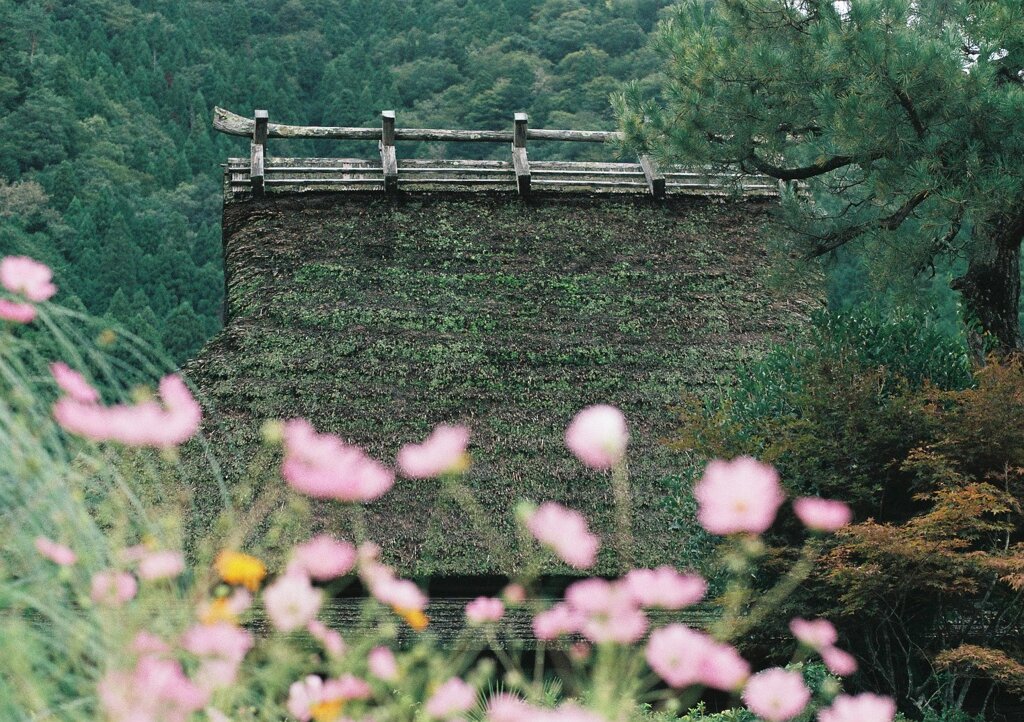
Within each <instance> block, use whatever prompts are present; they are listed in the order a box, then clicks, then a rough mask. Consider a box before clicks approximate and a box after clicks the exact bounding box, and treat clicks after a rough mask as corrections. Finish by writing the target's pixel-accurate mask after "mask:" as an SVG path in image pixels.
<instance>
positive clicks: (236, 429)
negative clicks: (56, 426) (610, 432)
mask: <svg viewBox="0 0 1024 722" xmlns="http://www.w3.org/2000/svg"><path fill="white" fill-rule="evenodd" d="M769 212H770V202H768V201H745V202H736V203H724V202H721V201H714V200H710V199H701V198H674V199H669V200H668V201H658V202H656V201H653V200H651V199H648V198H639V197H587V196H568V195H562V196H555V197H548V198H533V199H531V200H529V201H528V202H523V201H521V200H520V199H518V198H515V197H508V196H492V195H488V194H479V193H468V194H455V193H451V194H441V193H438V194H418V195H412V196H405V197H398V198H389V197H386V196H383V195H378V194H373V195H370V194H366V195H363V194H357V193H334V194H323V195H304V196H295V195H292V196H283V195H279V196H271V197H268V198H266V199H265V200H259V201H247V202H239V203H234V204H230V205H228V206H227V207H226V208H225V212H224V243H225V261H226V263H225V265H226V269H227V290H228V307H227V315H228V323H227V326H226V328H225V329H224V331H223V332H222V333H221V334H220V335H219V336H218V337H217V338H216V339H214V340H213V341H212V342H211V343H210V344H209V345H208V346H207V347H206V349H205V350H204V351H203V352H202V353H201V355H200V357H199V358H198V359H197V360H196V361H194V362H193V363H192V364H191V365H190V368H189V369H188V372H189V373H190V374H191V375H192V376H193V378H194V379H195V380H196V382H197V383H198V385H199V387H200V389H201V391H202V392H203V394H205V396H206V401H207V403H208V404H209V405H210V407H211V408H210V410H209V413H208V419H209V420H208V422H207V433H208V434H209V435H210V437H211V438H212V439H213V442H214V444H215V448H216V449H217V451H219V452H220V454H219V455H220V456H221V457H222V458H224V457H226V458H227V464H226V469H225V472H226V475H227V478H228V481H229V482H231V481H233V480H234V479H235V478H236V475H238V474H242V473H244V470H245V464H246V463H247V460H248V459H249V458H250V457H251V456H252V454H253V453H254V451H255V448H256V446H257V444H258V439H257V429H258V428H259V426H260V423H261V422H262V421H263V420H265V419H287V418H292V417H297V416H302V417H307V418H309V419H310V420H311V421H312V422H313V423H314V425H315V426H316V427H317V428H318V429H319V430H321V431H331V432H334V433H337V434H339V435H341V436H342V437H344V438H345V439H347V440H349V441H351V442H354V443H357V444H359V445H361V446H362V447H364V448H365V449H367V450H368V451H369V453H371V454H372V455H373V456H375V457H377V458H379V459H382V460H384V461H385V462H389V463H390V462H391V461H392V460H393V459H394V456H395V453H396V451H397V450H398V448H399V447H400V446H401V445H402V444H403V443H405V442H408V441H419V440H421V439H422V438H423V437H424V436H425V435H426V434H427V433H428V431H429V430H430V429H431V428H432V427H433V425H435V424H436V423H439V422H459V423H465V424H467V425H469V426H470V427H471V428H472V442H471V452H472V456H473V459H474V464H473V467H472V469H471V471H470V472H469V474H468V481H469V483H470V485H471V486H472V487H473V488H474V489H475V491H476V492H477V494H478V497H479V499H480V501H481V502H482V504H483V506H484V508H485V509H486V512H487V514H488V515H489V516H490V519H491V523H492V524H493V528H494V529H496V530H497V531H498V532H499V533H500V534H501V535H503V536H504V538H505V539H507V540H508V542H509V543H510V544H511V545H512V546H513V547H515V545H516V544H518V543H519V542H518V540H517V538H516V535H515V532H514V526H513V518H512V513H511V512H512V507H513V506H514V504H515V502H516V500H517V499H520V498H524V497H525V498H528V499H532V500H534V501H541V500H546V499H554V500H557V501H559V502H562V503H564V504H566V505H568V506H570V507H573V508H576V509H579V510H581V511H583V512H584V513H585V514H586V516H587V517H588V518H589V520H590V521H591V523H592V525H593V526H594V527H596V528H597V529H598V530H601V531H603V532H605V533H606V538H607V539H610V533H609V532H610V530H611V528H612V518H613V510H612V492H611V488H610V483H609V477H608V476H607V475H606V474H601V473H594V472H591V471H588V470H586V469H584V468H583V467H582V466H581V465H580V464H579V463H578V462H577V461H576V460H575V459H574V458H573V457H572V456H571V454H570V453H569V452H568V451H567V450H566V448H565V446H564V444H563V443H562V436H563V433H564V430H565V427H566V425H567V423H568V422H569V420H570V419H571V418H572V416H573V415H574V414H575V412H576V411H578V410H579V409H581V408H583V407H584V406H586V405H588V404H592V403H596V402H606V403H611V404H615V405H617V406H619V407H620V408H622V409H623V411H624V412H625V414H626V417H627V419H628V421H629V424H630V427H631V432H632V443H631V456H630V473H631V478H632V482H633V491H634V519H635V522H636V524H635V535H636V540H637V546H638V548H637V556H638V559H639V561H641V562H645V563H649V564H655V563H659V562H666V561H674V562H677V563H682V562H683V560H681V559H679V553H680V551H679V550H680V549H681V548H683V547H684V546H685V544H686V541H687V540H686V539H685V538H681V537H683V536H684V535H681V534H680V533H679V532H674V533H673V532H670V531H669V528H670V524H671V519H669V518H668V513H667V512H666V511H665V509H664V505H663V504H662V499H663V497H664V489H665V484H666V482H667V481H670V480H671V479H672V478H673V477H674V476H676V477H677V476H678V475H679V473H680V471H679V463H678V459H674V458H673V452H671V451H669V450H667V449H665V448H664V447H663V446H662V445H661V444H660V443H659V442H660V441H661V440H662V439H663V438H665V437H666V436H669V435H671V433H672V430H673V423H674V417H673V412H672V409H671V406H672V405H673V404H674V403H676V402H677V401H678V400H679V398H680V394H681V393H682V392H683V391H685V390H699V389H700V388H701V387H703V386H706V385H708V384H714V383H718V382H720V381H722V380H723V379H727V378H728V377H729V376H730V375H731V374H733V373H734V372H735V369H736V367H737V365H738V364H739V363H740V362H741V361H743V360H744V359H747V358H749V357H751V356H752V355H754V354H757V353H758V352H759V351H760V350H762V349H763V348H764V347H765V345H766V344H768V343H770V342H771V340H772V339H773V338H774V337H777V336H778V335H779V334H781V333H782V332H783V331H784V330H785V329H786V328H787V327H791V326H792V325H793V324H794V323H799V322H800V321H802V319H803V318H804V317H805V312H806V311H807V309H808V305H809V301H808V298H809V297H808V296H804V295H802V294H792V293H790V294H785V295H783V294H780V293H778V292H776V291H773V290H771V289H770V288H769V287H768V285H767V284H766V283H765V274H766V268H765V263H766V254H765V252H764V250H763V247H762V244H761V243H760V242H759V239H760V238H762V237H763V233H764V227H765V224H766V223H768V221H769ZM215 499H216V495H215V494H213V493H210V494H209V498H207V499H201V500H200V503H201V504H215V503H216V501H215ZM324 508H325V509H326V510H327V511H325V512H324V514H325V515H326V518H325V519H324V521H325V523H326V525H327V526H328V527H331V526H332V525H333V526H336V527H337V531H338V532H339V533H340V534H342V535H346V534H345V530H344V527H345V526H346V524H347V522H348V517H347V516H344V515H338V516H337V517H336V518H334V519H332V518H330V514H331V510H330V505H329V504H327V505H325V506H324ZM368 516H369V520H370V524H369V526H370V530H371V534H372V536H374V537H376V539H377V541H379V542H380V544H381V545H382V547H383V549H384V552H385V556H386V557H387V558H388V559H390V560H391V561H392V562H395V563H397V564H398V566H399V568H400V569H402V570H403V571H404V572H406V573H410V574H415V575H424V576H430V575H433V576H449V575H459V576H461V575H476V574H502V573H508V572H509V571H511V570H512V568H513V567H514V565H515V564H516V562H517V560H516V558H515V555H511V556H510V557H509V558H495V556H493V555H491V554H489V553H488V552H487V551H485V550H484V549H483V545H482V542H481V539H480V537H479V535H478V534H477V533H476V532H475V531H474V529H473V527H472V525H471V524H470V522H469V519H468V517H467V515H466V514H465V512H464V510H463V509H461V508H460V507H459V505H458V504H457V503H456V502H454V501H452V500H451V499H449V498H448V497H447V496H442V495H439V494H438V487H437V482H433V481H408V480H400V481H399V482H398V483H397V484H396V486H395V488H394V489H393V490H392V491H391V492H389V493H388V494H387V495H386V496H385V497H384V498H383V499H381V500H380V501H378V502H376V503H374V504H372V505H370V506H369V508H368ZM616 566H617V562H616V559H615V557H614V554H613V553H612V552H611V545H610V544H606V545H605V551H604V552H603V554H602V557H601V562H600V567H601V570H603V571H611V570H612V569H614V568H615V567H616ZM552 571H554V568H552Z"/></svg>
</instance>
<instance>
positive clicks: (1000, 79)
mask: <svg viewBox="0 0 1024 722" xmlns="http://www.w3.org/2000/svg"><path fill="white" fill-rule="evenodd" d="M657 42H658V47H659V48H660V49H661V51H662V53H663V55H664V59H665V60H666V61H667V64H666V66H665V70H666V73H665V77H666V81H665V84H664V86H663V88H662V89H661V99H660V101H652V100H650V99H648V98H647V97H645V93H643V92H642V91H641V90H640V88H639V87H638V86H636V87H633V88H631V89H629V90H628V91H627V92H626V93H625V94H624V95H623V96H622V97H620V98H618V99H617V109H618V111H619V114H620V118H621V122H622V125H623V127H624V129H625V130H626V132H627V134H628V136H629V138H630V140H631V142H632V144H633V145H635V146H637V147H638V148H639V149H640V150H648V151H651V152H654V153H655V154H656V155H658V156H660V157H661V158H662V159H663V160H674V161H682V162H684V163H687V164H690V165H694V164H714V165H719V166H727V167H731V168H739V169H740V170H742V171H744V172H747V173H752V174H753V173H756V174H763V175H767V176H769V177H772V178H777V179H779V180H780V181H785V182H793V181H796V182H799V183H801V184H803V187H805V188H806V190H807V191H808V193H806V194H796V193H789V194H788V195H787V197H786V203H787V210H788V216H787V217H788V218H789V221H790V224H791V229H790V239H791V242H792V243H794V244H796V245H797V246H798V247H799V248H800V249H801V250H802V251H803V252H805V253H806V254H807V255H809V256H812V257H818V256H825V255H828V254H830V253H832V252H833V251H835V250H836V249H838V248H840V247H843V246H845V245H847V244H851V243H853V242H854V241H861V242H862V243H861V245H863V246H866V247H868V248H872V249H875V250H882V249H888V248H896V249H898V251H899V254H900V256H899V260H898V261H896V262H898V263H899V264H901V265H902V266H903V267H905V268H908V269H910V270H911V271H916V272H923V271H929V270H932V269H933V268H934V265H935V264H936V263H939V262H955V261H957V260H958V259H963V260H965V261H966V266H967V267H966V271H965V272H964V273H963V274H962V275H961V276H959V278H957V279H956V280H955V281H954V287H955V288H956V289H957V290H959V291H960V292H961V294H962V295H963V300H964V303H965V306H966V308H967V310H968V312H969V315H970V316H971V319H970V320H971V321H972V323H973V324H976V325H977V326H978V327H980V329H982V331H983V332H984V334H985V336H987V339H985V338H975V342H976V346H978V347H981V346H982V345H983V344H984V343H985V342H986V341H987V342H994V346H995V347H996V348H997V349H999V350H1001V351H1004V352H1011V351H1019V350H1021V349H1022V346H1024V344H1022V338H1021V331H1020V324H1019V321H1018V307H1019V295H1020V246H1021V241H1022V239H1024V14H1022V13H1021V6H1020V3H1019V1H1018V0H913V1H912V0H852V1H851V2H849V3H834V2H832V0H718V1H716V2H707V1H706V0H686V1H685V2H683V3H682V4H681V5H679V6H678V8H677V9H676V10H675V11H674V13H673V15H672V17H671V19H670V20H669V21H668V22H667V23H665V24H663V25H662V27H661V29H660V31H659V36H658V41H657ZM890 262H892V260H891V259H890Z"/></svg>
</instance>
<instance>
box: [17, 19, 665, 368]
mask: <svg viewBox="0 0 1024 722" xmlns="http://www.w3.org/2000/svg"><path fill="white" fill-rule="evenodd" d="M665 4H666V2H663V1H662V0H616V1H615V2H604V1H603V0H601V1H598V0H503V1H495V2H488V3H467V2H464V1H457V0H404V1H399V0H342V1H328V0H319V1H303V2H297V1H295V0H291V1H286V0H257V1H250V0H244V1H243V0H232V1H228V2H213V3H211V2H200V1H198V0H193V1H189V2H169V1H166V0H135V1H134V2H129V1H128V0H85V1H78V0H76V1H75V2H42V1H41V0H30V1H26V2H18V1H15V0H0V133H2V136H3V142H2V143H0V253H3V254H8V253H27V254H30V255H33V256H35V257H37V258H40V259H41V260H44V261H46V262H47V263H49V264H50V265H52V266H53V267H54V268H55V269H56V270H57V275H58V283H59V284H60V285H61V286H62V287H63V288H64V289H65V291H70V292H72V293H74V294H75V295H76V296H77V297H78V298H79V299H81V302H82V304H83V305H84V307H85V308H86V309H88V310H89V311H90V312H92V313H97V314H109V315H110V316H112V317H113V318H115V319H117V320H119V321H121V322H122V323H124V324H126V325H127V326H128V327H129V328H131V329H132V330H134V331H136V332H137V333H138V334H139V335H140V336H142V337H143V338H144V339H146V340H148V341H150V342H162V343H163V344H165V345H166V347H167V349H168V350H169V351H170V352H171V354H172V355H173V356H174V357H175V358H176V359H179V360H181V359H183V358H185V357H187V356H188V355H189V354H191V353H192V352H194V351H195V350H196V349H197V348H198V347H199V345H200V344H201V343H202V342H203V340H205V339H206V338H208V337H209V336H210V335H212V333H213V332H214V331H215V330H216V329H217V328H219V326H220V321H221V319H220V310H221V302H222V292H223V280H222V275H221V258H220V256H221V253H220V232H219V231H220V188H221V187H220V172H219V168H218V164H219V163H222V162H223V161H224V159H225V158H226V157H228V156H229V155H237V154H238V152H239V150H240V149H242V148H243V147H244V145H243V144H244V141H241V140H239V139H231V138H226V137H218V136H216V135H215V134H214V133H213V132H211V128H210V118H211V109H212V106H213V105H215V104H220V105H223V106H225V107H229V108H232V109H234V110H237V111H238V112H242V113H248V112H251V109H252V108H254V107H257V106H258V107H262V108H267V109H269V111H270V114H271V117H272V118H275V119H279V120H283V121H287V122H298V123H310V124H316V123H323V124H337V125H362V124H370V125H377V124H378V123H379V111H380V110H381V109H384V108H396V109H397V110H398V111H399V115H398V117H399V124H405V125H408V126H416V125H424V126H428V127H479V128H506V127H508V126H509V124H510V122H511V116H512V113H513V112H514V111H520V110H525V111H527V112H529V113H530V115H531V123H532V124H533V125H536V126H549V127H551V126H558V127H570V128H610V127H612V125H613V121H612V118H611V112H610V110H609V106H608V95H609V93H610V92H612V91H613V90H614V89H615V88H616V87H617V86H618V84H619V83H620V82H621V81H623V80H626V79H628V78H636V77H643V76H646V75H649V74H650V73H652V71H653V70H654V68H655V67H656V60H655V58H654V55H653V53H651V52H650V51H649V50H647V49H645V42H646V37H647V34H648V32H649V31H650V30H651V29H652V27H653V25H654V23H655V20H656V16H657V13H658V10H659V9H660V8H661V7H662V6H663V5H665ZM556 145H557V144H556ZM565 145H569V146H570V147H569V148H557V147H556V148H554V149H553V150H552V151H551V153H552V154H553V156H554V157H569V156H568V155H567V154H568V153H579V152H583V153H586V152H592V151H590V150H588V149H580V148H578V147H572V146H573V145H575V146H579V145H580V144H565ZM373 150H374V149H373V147H372V145H369V144H365V143H364V144H350V145H348V146H331V145H329V144H321V145H314V144H312V143H292V144H289V146H288V151H287V152H288V153H295V154H301V153H310V154H315V153H321V154H327V153H341V154H345V155H357V156H367V155H368V154H370V153H372V152H373ZM490 150H491V149H490V148H488V147H484V148H481V147H480V146H475V147H474V146H473V145H469V147H463V148H458V147H452V148H408V149H406V148H404V147H403V149H402V152H403V153H415V152H420V153H425V152H430V153H432V154H435V155H436V154H441V153H445V154H447V155H449V156H454V155H457V154H458V153H460V152H461V153H468V154H480V153H487V152H490ZM271 152H274V149H273V148H271Z"/></svg>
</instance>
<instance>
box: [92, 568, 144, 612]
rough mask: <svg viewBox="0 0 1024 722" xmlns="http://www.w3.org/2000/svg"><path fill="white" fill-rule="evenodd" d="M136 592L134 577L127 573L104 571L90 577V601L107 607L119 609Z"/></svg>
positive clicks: (136, 586)
mask: <svg viewBox="0 0 1024 722" xmlns="http://www.w3.org/2000/svg"><path fill="white" fill-rule="evenodd" d="M137 591H138V584H137V583H136V581H135V577H133V576H132V575H131V574H128V573H127V572H118V571H114V570H113V569H105V570H104V571H101V572H96V573H95V574H93V575H92V591H91V596H92V600H93V601H94V602H96V603H97V604H103V605H105V606H108V607H120V606H121V605H123V604H124V603H126V602H128V601H131V600H132V599H133V598H134V597H135V592H137Z"/></svg>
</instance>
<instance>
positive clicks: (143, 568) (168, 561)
mask: <svg viewBox="0 0 1024 722" xmlns="http://www.w3.org/2000/svg"><path fill="white" fill-rule="evenodd" d="M183 571H185V557H183V556H182V555H181V552H172V551H157V552H151V553H149V554H146V555H145V556H144V557H142V559H141V560H140V561H139V576H140V577H142V578H143V579H147V580H153V579H167V578H168V577H176V576H178V575H179V574H181V573H182V572H183Z"/></svg>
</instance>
